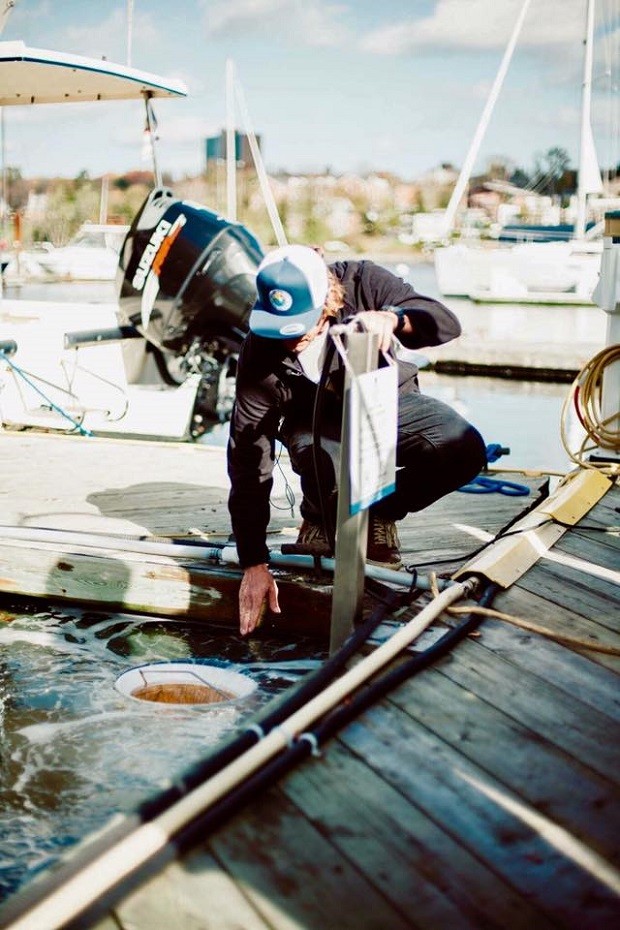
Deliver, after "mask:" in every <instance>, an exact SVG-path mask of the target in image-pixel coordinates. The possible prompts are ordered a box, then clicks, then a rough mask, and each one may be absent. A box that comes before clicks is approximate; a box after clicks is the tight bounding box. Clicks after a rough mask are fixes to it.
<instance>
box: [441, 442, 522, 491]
mask: <svg viewBox="0 0 620 930" xmlns="http://www.w3.org/2000/svg"><path fill="white" fill-rule="evenodd" d="M509 452H510V449H507V448H506V446H502V445H501V443H499V442H492V443H490V444H489V445H488V446H487V447H486V455H487V464H490V463H491V462H497V460H498V459H499V458H501V456H502V455H508V453H509ZM458 490H459V491H463V492H464V493H465V494H494V493H497V494H506V495H507V496H508V497H525V495H526V494H529V493H530V489H529V488H528V486H527V485H526V484H517V483H516V482H515V481H505V480H504V479H503V478H489V476H488V475H478V476H477V477H476V478H472V480H471V481H470V482H469V483H468V484H464V485H463V486H462V487H460V488H458Z"/></svg>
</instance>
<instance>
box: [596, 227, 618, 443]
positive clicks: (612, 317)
mask: <svg viewBox="0 0 620 930" xmlns="http://www.w3.org/2000/svg"><path fill="white" fill-rule="evenodd" d="M603 245H604V248H603V257H602V262H601V274H600V279H599V284H598V286H597V288H596V290H595V291H594V294H593V299H594V300H595V302H596V303H597V304H598V306H599V307H601V309H603V310H604V311H605V312H606V313H607V334H606V342H605V344H606V346H607V347H608V348H611V347H612V346H617V345H619V344H620V210H616V211H613V212H610V213H606V214H605V236H604V239H603ZM619 417H620V360H617V361H612V362H610V364H609V365H608V367H606V369H605V371H604V374H603V384H602V389H601V418H602V420H603V422H607V421H608V422H609V426H610V428H611V429H612V430H617V429H618V428H619V426H620V420H619ZM602 452H604V453H605V455H606V456H609V457H610V458H614V459H616V460H620V451H619V450H613V449H612V450H608V449H603V450H602Z"/></svg>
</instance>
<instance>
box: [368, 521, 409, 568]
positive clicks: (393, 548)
mask: <svg viewBox="0 0 620 930" xmlns="http://www.w3.org/2000/svg"><path fill="white" fill-rule="evenodd" d="M366 561H367V562H369V563H370V564H371V565H378V566H379V567H380V568H392V569H394V570H395V571H398V569H399V568H400V567H401V565H402V564H403V563H402V560H401V556H400V540H399V538H398V533H397V532H396V524H395V523H394V521H393V520H384V519H383V517H378V516H377V515H376V514H373V513H370V514H369V515H368V547H367V549H366Z"/></svg>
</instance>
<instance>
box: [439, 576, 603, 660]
mask: <svg viewBox="0 0 620 930" xmlns="http://www.w3.org/2000/svg"><path fill="white" fill-rule="evenodd" d="M428 578H429V584H430V588H431V594H432V595H433V597H434V598H435V597H437V595H438V594H439V588H438V587H437V576H436V574H435V572H429V576H428ZM447 612H448V613H450V614H480V615H481V616H483V617H493V618H494V619H496V620H503V621H504V622H505V623H510V624H512V626H517V627H519V628H520V629H522V630H527V631H528V632H529V633H538V635H539V636H544V637H545V638H546V639H552V640H554V641H555V642H556V643H561V644H562V645H563V646H575V647H576V648H577V649H589V650H590V652H601V653H603V654H604V655H608V656H620V648H619V647H617V646H604V645H603V644H602V643H593V642H591V641H590V640H584V639H579V638H578V637H576V636H566V635H565V634H564V633H556V632H555V631H554V630H550V629H549V628H548V627H546V626H539V624H537V623H532V622H531V621H530V620H523V619H522V618H521V617H515V616H513V615H512V614H505V613H502V612H501V611H500V610H494V609H493V608H491V607H479V606H477V605H474V606H471V607H448V608H447Z"/></svg>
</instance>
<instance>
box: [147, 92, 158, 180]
mask: <svg viewBox="0 0 620 930" xmlns="http://www.w3.org/2000/svg"><path fill="white" fill-rule="evenodd" d="M152 96H153V95H152V94H151V92H150V91H147V92H146V94H145V95H144V104H145V106H146V128H147V130H148V134H149V141H150V144H151V154H152V156H153V174H154V176H155V187H161V171H160V170H159V165H158V163H157V139H156V138H155V137H156V130H155V124H154V120H153V111H152V109H151V97H152Z"/></svg>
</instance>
